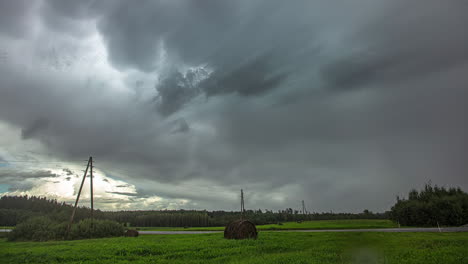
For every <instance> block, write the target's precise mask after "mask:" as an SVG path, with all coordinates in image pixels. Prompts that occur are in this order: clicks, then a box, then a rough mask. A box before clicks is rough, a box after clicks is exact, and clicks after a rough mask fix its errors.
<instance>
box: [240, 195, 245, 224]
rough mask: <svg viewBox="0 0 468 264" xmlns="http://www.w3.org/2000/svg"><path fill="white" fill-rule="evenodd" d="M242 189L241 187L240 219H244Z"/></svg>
mask: <svg viewBox="0 0 468 264" xmlns="http://www.w3.org/2000/svg"><path fill="white" fill-rule="evenodd" d="M244 211H245V207H244V191H243V190H242V189H241V219H244Z"/></svg>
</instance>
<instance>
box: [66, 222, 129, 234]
mask: <svg viewBox="0 0 468 264" xmlns="http://www.w3.org/2000/svg"><path fill="white" fill-rule="evenodd" d="M124 232H125V229H124V227H123V225H121V224H119V223H117V222H114V221H110V220H91V219H85V220H82V221H80V222H79V223H78V224H75V225H73V226H72V229H71V231H70V235H69V239H85V238H101V237H115V236H123V234H124Z"/></svg>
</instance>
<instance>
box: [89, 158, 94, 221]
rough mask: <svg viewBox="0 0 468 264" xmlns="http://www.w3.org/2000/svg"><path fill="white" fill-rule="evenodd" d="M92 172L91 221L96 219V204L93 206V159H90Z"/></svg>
mask: <svg viewBox="0 0 468 264" xmlns="http://www.w3.org/2000/svg"><path fill="white" fill-rule="evenodd" d="M89 166H90V168H91V170H90V175H89V177H90V183H91V184H90V185H91V220H93V219H94V204H93V157H89Z"/></svg>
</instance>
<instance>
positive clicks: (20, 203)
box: [0, 184, 468, 227]
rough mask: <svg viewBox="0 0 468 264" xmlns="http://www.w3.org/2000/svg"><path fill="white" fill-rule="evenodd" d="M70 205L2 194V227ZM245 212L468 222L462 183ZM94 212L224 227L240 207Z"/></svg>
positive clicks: (146, 222)
mask: <svg viewBox="0 0 468 264" xmlns="http://www.w3.org/2000/svg"><path fill="white" fill-rule="evenodd" d="M72 210H73V206H72V205H70V204H66V203H63V202H58V201H56V200H48V199H46V198H43V197H34V196H32V197H28V196H3V197H1V198H0V226H15V225H17V224H18V223H21V222H23V221H25V220H27V219H30V218H32V217H35V216H47V217H49V218H51V219H54V220H55V221H57V222H65V221H68V220H69V218H70V215H71V212H72ZM90 215H91V210H90V209H89V208H87V207H78V208H77V211H76V214H75V222H78V221H80V220H83V219H86V218H89V217H90ZM244 215H245V217H246V218H247V219H249V220H251V221H252V222H253V223H255V224H257V225H262V224H274V223H280V222H290V221H309V220H338V219H391V220H393V221H395V222H398V223H400V224H401V225H402V226H437V225H440V226H460V225H465V224H468V193H466V192H463V191H462V190H461V189H460V188H444V187H438V186H431V184H426V185H425V187H424V189H423V190H421V191H417V190H415V189H413V190H411V191H410V192H409V194H408V198H400V197H397V200H396V203H395V205H394V206H393V207H392V208H391V210H390V211H388V212H385V213H373V212H370V211H368V210H364V211H363V212H362V213H355V214H353V213H333V212H327V213H316V212H314V213H305V214H303V213H302V212H300V211H298V210H293V209H291V208H287V209H285V210H279V211H275V212H274V211H270V210H264V211H262V210H260V209H259V210H246V211H245V213H244ZM94 217H95V218H97V219H102V220H113V221H117V222H119V223H122V224H125V225H130V226H137V227H138V226H141V227H151V226H160V227H164V226H167V227H206V226H224V225H227V224H228V223H229V222H231V221H234V220H237V219H239V218H240V212H239V211H237V212H226V211H211V212H210V211H206V210H202V211H200V210H159V211H152V210H148V211H115V212H110V211H100V210H95V212H94Z"/></svg>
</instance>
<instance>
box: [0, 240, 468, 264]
mask: <svg viewBox="0 0 468 264" xmlns="http://www.w3.org/2000/svg"><path fill="white" fill-rule="evenodd" d="M467 246H468V235H467V234H466V233H361V232H358V233H354V232H352V233H297V232H281V233H279V232H260V233H259V238H258V239H257V240H240V241H235V240H226V239H224V238H222V235H221V234H200V235H172V236H171V235H142V236H140V237H138V238H124V237H121V238H105V239H92V240H78V241H54V242H7V241H6V240H5V239H2V240H0V263H69V264H71V263H75V264H78V263H99V264H105V263H132V264H138V263H287V264H289V263H398V264H402V263H424V264H430V263H454V264H455V263H456V264H461V263H468V251H467V248H468V247H467Z"/></svg>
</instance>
